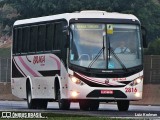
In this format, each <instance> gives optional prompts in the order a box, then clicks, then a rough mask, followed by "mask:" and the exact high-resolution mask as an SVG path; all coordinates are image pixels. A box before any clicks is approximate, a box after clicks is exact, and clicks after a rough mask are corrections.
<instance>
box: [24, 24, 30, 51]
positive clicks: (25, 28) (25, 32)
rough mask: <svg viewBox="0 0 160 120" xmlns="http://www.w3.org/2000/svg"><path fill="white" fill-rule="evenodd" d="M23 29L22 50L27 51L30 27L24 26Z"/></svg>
mask: <svg viewBox="0 0 160 120" xmlns="http://www.w3.org/2000/svg"><path fill="white" fill-rule="evenodd" d="M22 31H23V43H22V52H23V53H27V52H28V44H29V39H30V28H29V27H24V28H23V29H22Z"/></svg>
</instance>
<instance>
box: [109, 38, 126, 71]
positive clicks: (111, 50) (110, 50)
mask: <svg viewBox="0 0 160 120" xmlns="http://www.w3.org/2000/svg"><path fill="white" fill-rule="evenodd" d="M108 51H109V60H110V53H112V54H113V56H114V57H115V58H116V60H117V61H118V62H119V63H120V65H121V66H122V68H123V70H125V71H128V70H127V68H126V66H125V65H124V64H123V63H122V61H121V60H120V59H119V57H118V56H117V55H116V54H115V52H114V51H113V49H112V48H111V46H110V39H109V38H108Z"/></svg>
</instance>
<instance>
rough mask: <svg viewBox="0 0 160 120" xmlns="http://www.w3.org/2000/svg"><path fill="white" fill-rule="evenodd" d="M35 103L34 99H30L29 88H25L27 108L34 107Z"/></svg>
mask: <svg viewBox="0 0 160 120" xmlns="http://www.w3.org/2000/svg"><path fill="white" fill-rule="evenodd" d="M35 104H36V101H35V100H33V99H32V94H31V90H30V89H28V90H27V105H28V108H29V109H34V108H36V106H35Z"/></svg>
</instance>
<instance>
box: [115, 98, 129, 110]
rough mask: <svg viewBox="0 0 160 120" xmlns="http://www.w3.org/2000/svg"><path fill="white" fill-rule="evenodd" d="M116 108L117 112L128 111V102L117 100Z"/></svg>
mask: <svg viewBox="0 0 160 120" xmlns="http://www.w3.org/2000/svg"><path fill="white" fill-rule="evenodd" d="M117 106H118V110H119V111H128V108H129V100H118V101H117Z"/></svg>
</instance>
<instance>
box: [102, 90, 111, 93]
mask: <svg viewBox="0 0 160 120" xmlns="http://www.w3.org/2000/svg"><path fill="white" fill-rule="evenodd" d="M101 94H113V90H101Z"/></svg>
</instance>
